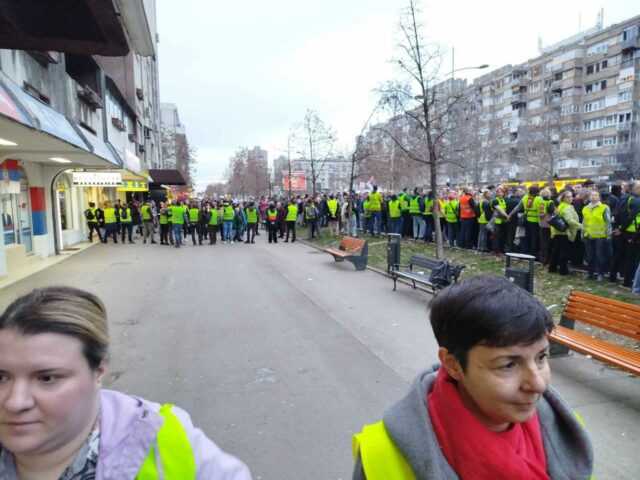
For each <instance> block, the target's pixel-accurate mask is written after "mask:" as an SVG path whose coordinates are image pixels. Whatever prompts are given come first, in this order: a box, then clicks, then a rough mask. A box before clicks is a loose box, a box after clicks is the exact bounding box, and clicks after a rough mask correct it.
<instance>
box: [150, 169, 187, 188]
mask: <svg viewBox="0 0 640 480" xmlns="http://www.w3.org/2000/svg"><path fill="white" fill-rule="evenodd" d="M149 175H150V176H151V181H152V182H153V183H155V184H158V185H186V184H187V181H186V180H185V179H184V177H183V176H182V173H181V172H180V170H159V169H151V170H149Z"/></svg>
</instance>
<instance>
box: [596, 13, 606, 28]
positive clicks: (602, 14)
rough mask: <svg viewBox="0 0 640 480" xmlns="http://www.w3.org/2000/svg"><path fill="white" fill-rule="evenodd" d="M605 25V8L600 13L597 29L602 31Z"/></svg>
mask: <svg viewBox="0 0 640 480" xmlns="http://www.w3.org/2000/svg"><path fill="white" fill-rule="evenodd" d="M603 25H604V7H603V8H601V9H600V10H599V11H598V20H597V22H596V28H597V29H598V30H602V28H603Z"/></svg>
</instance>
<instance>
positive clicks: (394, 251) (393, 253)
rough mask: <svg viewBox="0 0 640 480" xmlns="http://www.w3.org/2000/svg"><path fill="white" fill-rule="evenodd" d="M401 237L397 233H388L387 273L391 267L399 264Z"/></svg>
mask: <svg viewBox="0 0 640 480" xmlns="http://www.w3.org/2000/svg"><path fill="white" fill-rule="evenodd" d="M401 238H402V235H400V234H399V233H389V234H388V241H387V272H390V271H391V267H392V266H393V265H395V264H397V263H400V239H401Z"/></svg>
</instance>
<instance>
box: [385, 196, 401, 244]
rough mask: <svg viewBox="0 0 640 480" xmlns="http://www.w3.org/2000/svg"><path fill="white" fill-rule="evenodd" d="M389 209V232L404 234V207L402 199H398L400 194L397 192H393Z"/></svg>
mask: <svg viewBox="0 0 640 480" xmlns="http://www.w3.org/2000/svg"><path fill="white" fill-rule="evenodd" d="M387 210H388V211H389V232H390V233H397V234H400V235H401V234H402V207H401V200H398V196H397V195H396V194H395V193H393V192H392V193H391V198H390V199H389V202H388V203H387Z"/></svg>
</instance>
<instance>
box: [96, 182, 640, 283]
mask: <svg viewBox="0 0 640 480" xmlns="http://www.w3.org/2000/svg"><path fill="white" fill-rule="evenodd" d="M436 213H437V216H438V218H439V223H440V227H441V232H442V234H443V238H444V239H445V241H446V242H447V243H448V244H449V245H450V246H452V247H453V246H456V247H459V248H464V249H476V250H478V251H480V252H493V253H494V254H503V253H505V252H518V253H525V254H529V255H532V256H534V257H535V258H536V260H537V261H539V262H541V263H542V264H543V265H545V266H547V267H548V269H549V272H552V273H558V274H560V275H567V274H568V273H569V265H571V266H572V267H573V268H577V269H586V271H587V276H588V278H590V279H595V280H597V281H603V280H604V279H605V278H606V277H607V276H608V279H609V281H611V282H617V281H619V280H621V281H622V282H623V286H625V287H630V288H631V287H632V285H633V283H634V279H635V278H636V276H637V275H636V273H637V272H636V271H637V270H638V263H639V258H640V248H639V245H640V232H639V231H638V223H640V182H630V183H626V182H620V183H617V184H615V185H612V186H609V185H607V184H604V183H602V184H596V183H593V182H590V181H585V182H584V183H583V184H576V185H567V186H565V187H564V188H563V189H562V190H560V191H558V190H557V189H556V188H555V187H550V188H547V187H544V188H540V187H539V186H538V185H535V184H534V185H531V186H529V187H528V188H527V187H525V186H504V185H497V186H488V187H486V188H483V189H475V188H474V187H464V188H462V189H453V188H445V189H442V190H441V191H439V192H438V200H437V201H436V200H435V195H433V192H431V191H427V192H425V191H424V190H423V189H421V188H419V187H416V188H414V189H413V191H409V189H408V188H405V189H403V190H402V191H401V192H399V193H396V192H390V191H389V192H385V193H384V194H383V193H381V192H380V191H378V189H377V187H375V186H374V187H373V191H371V192H369V193H360V194H357V193H355V192H354V193H353V194H351V195H349V194H348V193H346V192H345V193H342V192H339V193H336V194H331V195H327V194H323V193H322V194H318V195H316V196H313V195H309V194H308V195H295V196H292V197H290V198H287V197H284V196H283V197H271V198H267V197H266V196H262V197H260V198H259V199H257V198H256V199H253V198H251V199H249V200H248V201H241V200H235V199H233V198H229V197H223V198H213V199H200V200H197V201H175V202H160V203H159V204H156V203H155V202H154V201H153V200H147V201H146V202H145V203H143V204H138V203H137V202H134V201H131V202H129V203H127V204H123V203H120V202H119V201H117V202H116V203H115V204H111V203H110V202H105V204H104V205H102V206H101V208H96V206H95V205H94V204H90V205H89V208H88V209H87V210H86V211H85V216H86V218H87V222H88V226H89V240H90V241H91V240H92V236H93V232H96V233H97V235H98V237H99V239H100V240H101V241H102V242H105V243H106V242H107V241H108V239H109V238H112V239H113V242H114V243H117V241H118V237H120V240H121V242H123V243H124V242H125V240H128V241H129V242H130V243H133V242H134V238H136V235H139V236H140V237H141V238H142V239H143V243H147V241H148V242H149V243H152V244H155V243H158V242H157V241H156V233H158V234H159V235H158V237H159V243H160V244H161V245H174V246H176V247H179V246H180V245H182V244H183V238H184V239H187V238H188V237H189V236H190V237H191V241H192V243H193V244H194V245H202V244H203V242H205V241H208V242H209V244H216V243H217V239H218V235H219V236H220V240H221V241H222V242H223V243H226V244H230V243H239V242H243V241H244V243H249V244H250V243H254V241H255V237H256V236H258V235H260V230H261V229H264V231H265V232H266V234H267V235H268V241H269V243H277V242H278V240H279V239H280V240H284V241H285V242H289V241H291V242H295V241H296V238H297V237H296V227H299V226H303V225H304V226H306V227H307V238H308V239H309V240H312V239H313V238H315V237H316V236H322V235H323V233H322V232H323V229H326V230H327V233H326V234H328V235H330V236H337V235H338V234H339V233H340V232H341V231H342V232H344V233H346V234H349V235H351V236H357V235H358V233H359V232H362V233H364V234H366V233H368V234H369V235H371V236H372V237H379V236H380V235H382V234H383V233H395V234H400V235H402V236H403V237H405V238H409V239H413V240H415V241H420V240H421V241H425V242H433V241H434V239H435V216H436ZM637 284H638V285H639V288H638V293H640V279H638V282H637Z"/></svg>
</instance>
